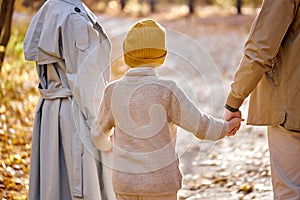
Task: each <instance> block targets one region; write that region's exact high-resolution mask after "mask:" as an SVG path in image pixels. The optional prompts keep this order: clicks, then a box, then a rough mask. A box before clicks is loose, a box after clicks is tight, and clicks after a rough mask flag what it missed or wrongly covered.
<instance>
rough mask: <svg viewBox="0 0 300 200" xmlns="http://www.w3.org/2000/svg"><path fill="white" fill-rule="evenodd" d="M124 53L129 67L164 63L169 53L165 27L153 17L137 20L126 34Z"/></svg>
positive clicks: (154, 65) (155, 65) (153, 65)
mask: <svg viewBox="0 0 300 200" xmlns="http://www.w3.org/2000/svg"><path fill="white" fill-rule="evenodd" d="M123 53H124V61H125V63H126V64H127V65H128V66H129V67H141V66H145V65H146V66H150V67H157V66H159V65H161V64H163V63H164V61H165V58H166V55H167V50H166V32H165V29H164V28H163V27H162V26H161V25H160V24H159V23H157V22H156V21H154V20H151V19H146V20H141V21H138V22H136V23H135V24H134V25H133V26H132V27H131V28H130V29H129V31H128V32H127V34H126V37H125V39H124V42H123Z"/></svg>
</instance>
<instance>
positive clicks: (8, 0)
mask: <svg viewBox="0 0 300 200" xmlns="http://www.w3.org/2000/svg"><path fill="white" fill-rule="evenodd" d="M14 3H15V0H0V19H1V20H0V71H1V68H2V63H3V60H4V56H5V49H6V46H7V43H8V40H9V37H10V29H11V21H12V14H13V11H14Z"/></svg>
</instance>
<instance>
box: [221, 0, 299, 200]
mask: <svg viewBox="0 0 300 200" xmlns="http://www.w3.org/2000/svg"><path fill="white" fill-rule="evenodd" d="M299 5H300V1H299V0H265V1H263V5H262V9H261V11H260V13H259V15H258V16H257V18H256V19H255V21H254V23H253V24H252V27H251V30H250V34H249V38H248V40H247V42H246V44H245V48H244V56H243V58H242V60H241V62H240V65H239V67H238V69H237V71H236V72H235V75H234V79H233V83H232V85H231V91H230V93H229V95H228V98H227V102H226V106H225V107H226V108H227V110H226V114H225V118H226V119H230V118H231V117H233V116H235V117H237V116H240V115H241V113H240V111H239V107H240V106H241V105H242V103H243V101H244V99H245V98H246V97H247V96H248V95H249V94H250V93H251V98H250V105H249V114H248V120H247V123H248V124H251V125H266V126H268V141H269V149H270V162H271V171H272V183H273V188H274V198H275V199H284V200H287V199H300V167H299V166H300V156H299V155H300V154H299V152H300V57H299V55H300V8H299Z"/></svg>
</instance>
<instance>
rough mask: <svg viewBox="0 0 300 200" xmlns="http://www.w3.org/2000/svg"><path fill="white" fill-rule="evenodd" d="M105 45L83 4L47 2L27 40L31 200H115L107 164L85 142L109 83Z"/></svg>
mask: <svg viewBox="0 0 300 200" xmlns="http://www.w3.org/2000/svg"><path fill="white" fill-rule="evenodd" d="M110 49H111V46H110V42H109V40H108V38H107V35H106V33H105V32H104V30H103V29H102V27H101V26H100V25H99V23H98V22H97V18H96V16H94V14H93V13H92V12H91V11H90V10H89V9H88V8H87V7H86V6H85V5H84V4H83V3H82V2H81V0H48V1H46V3H45V4H44V5H43V6H42V7H41V8H40V10H39V11H38V12H37V14H36V15H35V16H34V17H33V19H32V21H31V23H30V25H29V28H28V31H27V33H26V36H25V40H24V53H25V59H27V60H31V61H35V62H36V69H37V73H38V77H39V80H40V83H39V91H40V95H41V98H40V101H39V103H38V105H37V110H36V116H35V122H34V128H33V134H32V146H31V148H32V149H31V158H30V159H31V161H30V181H29V199H30V200H37V199H42V200H47V199H49V200H50V199H51V200H60V199H61V200H69V199H93V200H94V199H97V200H107V199H108V200H113V199H115V197H114V193H113V190H112V185H111V177H110V176H111V174H110V173H111V172H110V169H109V167H107V166H105V165H103V164H102V163H101V162H100V160H99V159H100V158H101V157H102V159H103V155H101V156H100V152H99V151H97V150H95V148H94V146H93V144H92V142H91V140H90V127H91V124H92V123H93V120H94V119H95V113H96V109H97V105H98V103H99V101H100V100H99V99H97V98H96V97H97V96H100V97H101V94H100V95H99V93H101V92H102V91H101V90H102V88H103V85H105V83H106V82H107V81H108V79H109V74H110V68H109V57H110Z"/></svg>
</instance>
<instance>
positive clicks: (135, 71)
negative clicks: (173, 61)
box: [125, 67, 157, 76]
mask: <svg viewBox="0 0 300 200" xmlns="http://www.w3.org/2000/svg"><path fill="white" fill-rule="evenodd" d="M156 75H157V74H156V72H155V69H154V68H152V67H138V68H131V69H129V70H128V71H127V72H126V74H125V76H156Z"/></svg>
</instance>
